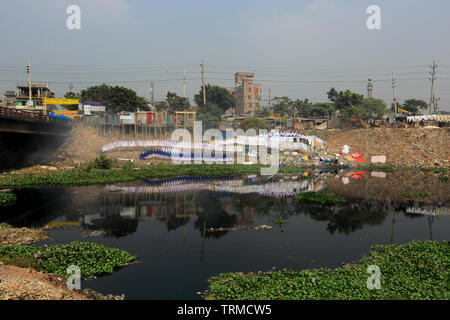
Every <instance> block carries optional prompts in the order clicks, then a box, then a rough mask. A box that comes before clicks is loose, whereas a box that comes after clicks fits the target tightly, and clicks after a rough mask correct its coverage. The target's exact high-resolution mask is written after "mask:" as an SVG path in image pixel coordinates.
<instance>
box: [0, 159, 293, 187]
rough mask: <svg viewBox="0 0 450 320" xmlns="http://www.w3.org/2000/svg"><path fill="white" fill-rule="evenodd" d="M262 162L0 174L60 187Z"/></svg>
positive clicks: (244, 170) (7, 182)
mask: <svg viewBox="0 0 450 320" xmlns="http://www.w3.org/2000/svg"><path fill="white" fill-rule="evenodd" d="M261 168H263V166H261V165H243V164H185V165H176V164H158V165H155V166H148V167H141V168H135V170H128V169H127V168H125V169H123V168H113V169H109V170H106V169H95V168H93V166H92V165H91V166H90V169H89V170H87V169H86V168H77V169H72V170H60V171H50V172H47V173H42V174H17V175H15V174H10V175H3V176H0V186H8V187H13V186H14V187H17V186H57V185H89V184H105V183H114V182H125V181H133V180H139V179H158V178H175V177H178V176H201V177H222V176H239V175H243V174H251V173H253V174H258V173H260V172H261ZM298 171H299V168H297V167H282V168H279V172H282V173H291V172H298Z"/></svg>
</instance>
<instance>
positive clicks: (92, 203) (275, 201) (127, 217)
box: [0, 172, 450, 299]
mask: <svg viewBox="0 0 450 320" xmlns="http://www.w3.org/2000/svg"><path fill="white" fill-rule="evenodd" d="M419 190H426V191H429V193H428V194H427V196H423V197H422V198H408V197H405V193H406V192H408V191H419ZM305 191H323V192H332V193H334V194H338V195H341V196H344V197H345V198H347V199H348V201H347V202H346V203H341V204H337V205H332V206H320V205H315V204H304V203H298V202H296V201H295V199H294V195H295V194H296V193H299V192H305ZM449 191H450V190H449V184H448V182H440V181H439V179H438V177H437V175H436V174H434V173H424V172H403V173H398V172H393V173H375V174H374V173H373V172H372V173H370V172H334V173H316V176H315V177H314V178H309V179H305V177H304V175H302V174H289V175H288V174H287V175H283V176H281V175H280V176H275V177H271V178H266V177H259V176H247V177H222V178H215V179H213V178H188V177H184V178H183V177H181V178H178V179H173V180H158V181H155V180H142V181H135V182H129V183H118V184H111V185H105V186H97V185H96V186H87V187H51V188H50V187H48V188H20V189H14V190H13V192H14V193H15V194H16V196H17V202H16V204H15V205H14V206H12V207H9V208H5V209H2V216H1V219H0V220H1V221H0V222H8V223H10V224H12V225H14V226H26V227H34V228H41V227H45V228H47V229H48V230H47V232H48V234H49V235H50V237H51V238H52V239H51V240H46V241H44V242H40V243H38V244H37V245H42V244H49V245H50V244H63V243H68V242H71V241H91V242H97V243H100V244H103V245H106V246H108V247H116V248H119V249H122V250H125V251H127V252H129V253H131V254H133V255H136V256H137V261H136V262H135V263H133V264H131V265H128V266H126V267H124V268H122V269H119V270H117V271H116V272H114V273H113V274H111V275H106V276H103V277H99V278H97V279H92V280H84V281H82V283H81V286H82V288H91V289H94V290H96V291H98V292H101V293H105V294H114V295H121V294H124V295H125V297H126V298H127V299H201V298H202V296H201V294H200V293H201V292H203V291H204V290H205V289H207V287H208V282H207V279H208V278H210V277H211V276H215V275H218V274H219V273H223V272H257V271H266V270H271V269H273V268H276V269H281V268H295V269H300V268H317V267H329V268H335V267H339V266H341V265H342V263H349V262H352V261H356V260H358V259H360V258H361V257H363V256H364V255H367V253H368V252H369V250H370V247H371V246H373V245H376V244H401V243H406V242H408V241H411V240H438V241H443V240H449V230H450V205H449V201H448V200H449V196H448V194H449Z"/></svg>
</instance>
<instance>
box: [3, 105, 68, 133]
mask: <svg viewBox="0 0 450 320" xmlns="http://www.w3.org/2000/svg"><path fill="white" fill-rule="evenodd" d="M72 127H73V121H72V120H67V119H61V118H57V117H52V116H48V115H44V114H43V113H42V112H37V111H24V110H16V109H9V108H2V107H0V132H11V133H22V134H38V135H53V136H66V137H67V136H69V135H70V132H71V130H72Z"/></svg>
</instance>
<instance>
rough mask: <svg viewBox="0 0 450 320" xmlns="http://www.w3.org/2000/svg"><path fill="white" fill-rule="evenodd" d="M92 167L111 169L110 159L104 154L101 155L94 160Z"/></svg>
mask: <svg viewBox="0 0 450 320" xmlns="http://www.w3.org/2000/svg"><path fill="white" fill-rule="evenodd" d="M93 167H94V168H95V169H111V168H112V159H109V158H107V157H106V156H105V155H104V154H102V155H101V156H100V157H98V158H95V160H94V163H93Z"/></svg>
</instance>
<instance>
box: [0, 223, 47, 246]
mask: <svg viewBox="0 0 450 320" xmlns="http://www.w3.org/2000/svg"><path fill="white" fill-rule="evenodd" d="M47 239H50V237H49V235H48V234H47V233H46V232H45V231H44V230H42V229H30V228H13V227H12V226H10V225H8V224H6V223H0V247H4V246H8V245H15V244H33V243H36V242H39V241H43V240H47Z"/></svg>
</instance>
